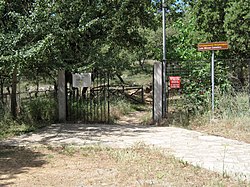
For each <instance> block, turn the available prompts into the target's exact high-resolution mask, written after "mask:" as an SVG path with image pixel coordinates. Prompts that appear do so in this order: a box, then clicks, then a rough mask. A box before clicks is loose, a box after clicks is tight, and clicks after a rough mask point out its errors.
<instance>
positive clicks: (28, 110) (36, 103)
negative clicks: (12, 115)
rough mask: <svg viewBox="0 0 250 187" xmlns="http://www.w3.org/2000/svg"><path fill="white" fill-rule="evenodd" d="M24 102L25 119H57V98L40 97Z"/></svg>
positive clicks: (38, 120)
mask: <svg viewBox="0 0 250 187" xmlns="http://www.w3.org/2000/svg"><path fill="white" fill-rule="evenodd" d="M23 104H24V112H23V114H22V117H23V118H24V120H25V121H35V122H54V121H56V120H57V117H56V116H57V115H56V111H57V103H56V101H55V99H50V98H46V97H38V98H35V99H33V100H31V101H28V102H27V103H23Z"/></svg>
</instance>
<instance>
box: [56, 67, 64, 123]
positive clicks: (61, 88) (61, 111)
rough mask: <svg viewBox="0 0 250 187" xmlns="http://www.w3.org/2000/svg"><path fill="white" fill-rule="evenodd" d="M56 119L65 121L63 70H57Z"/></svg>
mask: <svg viewBox="0 0 250 187" xmlns="http://www.w3.org/2000/svg"><path fill="white" fill-rule="evenodd" d="M58 115H59V116H58V119H59V121H60V122H65V121H66V81H65V70H59V71H58Z"/></svg>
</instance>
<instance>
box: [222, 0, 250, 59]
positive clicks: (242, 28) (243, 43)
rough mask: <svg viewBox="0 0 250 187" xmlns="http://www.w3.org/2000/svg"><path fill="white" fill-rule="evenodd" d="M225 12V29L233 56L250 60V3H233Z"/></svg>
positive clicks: (239, 0) (242, 0) (242, 1)
mask: <svg viewBox="0 0 250 187" xmlns="http://www.w3.org/2000/svg"><path fill="white" fill-rule="evenodd" d="M225 12H226V14H225V21H224V29H225V32H226V35H227V39H228V40H229V42H230V47H231V51H232V55H233V56H236V57H237V58H250V54H249V50H250V2H249V1H244V0H237V1H232V2H230V3H229V5H228V7H227V8H226V9H225Z"/></svg>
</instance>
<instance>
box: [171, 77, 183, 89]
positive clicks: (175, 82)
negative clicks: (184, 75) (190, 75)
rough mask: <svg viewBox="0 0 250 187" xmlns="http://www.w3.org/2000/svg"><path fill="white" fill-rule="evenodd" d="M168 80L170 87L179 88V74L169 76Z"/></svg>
mask: <svg viewBox="0 0 250 187" xmlns="http://www.w3.org/2000/svg"><path fill="white" fill-rule="evenodd" d="M169 82H170V88H181V77H180V76H170V77H169Z"/></svg>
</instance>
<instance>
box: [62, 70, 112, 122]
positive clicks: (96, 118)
mask: <svg viewBox="0 0 250 187" xmlns="http://www.w3.org/2000/svg"><path fill="white" fill-rule="evenodd" d="M66 82H67V84H66V85H67V121H71V122H84V123H109V122H110V105H109V73H103V72H96V71H94V73H92V74H91V86H90V87H73V84H72V73H66Z"/></svg>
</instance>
